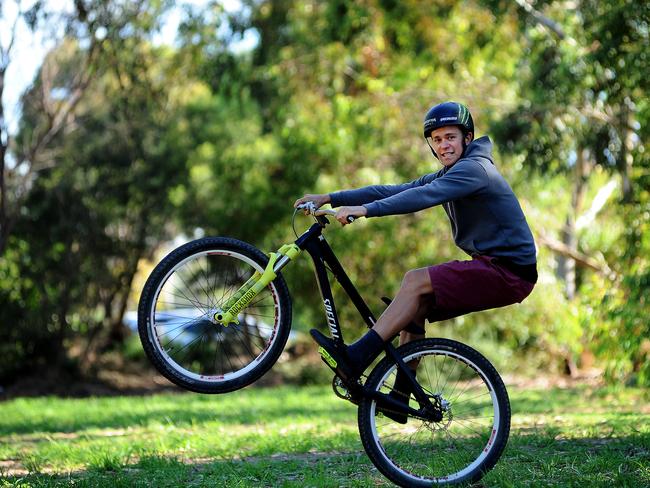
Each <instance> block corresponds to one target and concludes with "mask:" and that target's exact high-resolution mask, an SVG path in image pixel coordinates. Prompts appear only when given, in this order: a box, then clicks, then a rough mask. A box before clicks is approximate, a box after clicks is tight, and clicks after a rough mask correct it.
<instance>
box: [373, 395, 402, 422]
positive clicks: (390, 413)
mask: <svg viewBox="0 0 650 488" xmlns="http://www.w3.org/2000/svg"><path fill="white" fill-rule="evenodd" d="M388 396H389V397H391V399H393V400H397V401H398V402H400V403H404V406H405V407H408V403H409V397H408V395H406V394H405V393H401V392H399V391H396V390H393V391H391V392H390V393H389V394H388ZM386 408H387V409H388V407H386ZM377 412H381V413H382V414H384V417H388V418H389V419H391V420H393V421H395V422H397V423H398V424H405V423H406V422H407V421H408V415H407V414H405V413H401V412H397V411H396V410H394V409H389V410H384V409H383V408H382V407H381V406H379V405H377Z"/></svg>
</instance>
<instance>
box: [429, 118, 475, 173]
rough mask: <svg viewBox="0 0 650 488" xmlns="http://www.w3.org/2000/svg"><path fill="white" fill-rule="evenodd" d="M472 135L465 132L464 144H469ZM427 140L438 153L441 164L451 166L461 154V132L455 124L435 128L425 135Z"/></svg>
mask: <svg viewBox="0 0 650 488" xmlns="http://www.w3.org/2000/svg"><path fill="white" fill-rule="evenodd" d="M472 137H473V135H472V134H471V133H469V134H467V136H465V144H469V143H470V142H471V141H472ZM427 141H429V144H430V145H431V148H432V149H433V150H434V151H435V152H436V154H437V155H438V160H440V162H441V163H442V165H443V166H451V165H452V164H454V163H455V162H456V161H458V160H459V159H460V156H461V154H463V132H462V131H461V130H460V128H458V127H457V126H455V125H450V126H448V127H440V128H438V129H435V130H434V131H433V132H431V134H430V135H429V137H427Z"/></svg>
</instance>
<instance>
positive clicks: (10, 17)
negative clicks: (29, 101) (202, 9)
mask: <svg viewBox="0 0 650 488" xmlns="http://www.w3.org/2000/svg"><path fill="white" fill-rule="evenodd" d="M34 3H36V0H9V1H7V0H4V1H3V0H0V15H1V16H0V46H2V48H3V49H6V48H7V46H8V45H9V40H10V38H11V32H12V26H13V25H14V22H15V20H16V16H17V13H18V4H20V7H21V9H22V11H26V10H28V9H29V8H30V7H31V6H33V5H34ZM46 3H47V4H50V5H52V6H56V8H57V9H63V10H66V11H72V9H73V2H72V0H46ZM186 4H190V5H194V6H202V5H205V4H207V0H183V1H182V2H176V5H175V6H174V7H173V8H172V9H171V10H170V11H169V12H168V13H167V15H166V16H165V18H164V23H163V27H162V29H161V32H160V33H159V34H158V35H156V36H155V38H154V42H155V43H156V44H170V45H171V44H173V43H174V39H175V37H176V32H177V29H178V25H179V23H180V20H181V13H182V5H186ZM222 5H223V6H224V9H225V10H226V11H228V12H231V11H235V10H238V9H239V8H240V7H241V1H240V0H223V1H222ZM50 37H51V36H48V35H47V34H46V33H43V32H41V31H39V32H36V33H33V32H31V31H30V30H29V28H28V27H27V26H26V25H25V23H24V22H22V21H19V22H18V23H16V41H15V42H14V46H13V48H12V51H11V62H10V64H9V67H8V68H7V73H6V76H5V87H4V93H3V97H2V98H3V101H4V103H5V105H4V107H5V118H6V122H7V127H8V129H9V133H10V134H15V132H16V130H17V126H18V121H19V119H20V107H19V100H20V95H21V94H22V93H23V92H24V91H25V89H26V88H27V87H28V86H29V85H30V84H31V82H32V80H33V79H34V76H35V75H36V71H37V69H38V67H39V66H40V65H41V63H42V61H43V58H44V57H45V55H46V53H47V52H48V50H49V49H51V48H52V47H54V43H53V41H51V40H48V39H50ZM257 41H258V38H257V35H256V34H255V33H253V32H247V33H246V34H245V35H244V38H243V39H242V40H241V41H239V42H237V43H236V44H234V45H232V46H231V48H232V49H233V50H234V51H245V50H249V49H252V48H253V47H254V46H255V45H256V43H257Z"/></svg>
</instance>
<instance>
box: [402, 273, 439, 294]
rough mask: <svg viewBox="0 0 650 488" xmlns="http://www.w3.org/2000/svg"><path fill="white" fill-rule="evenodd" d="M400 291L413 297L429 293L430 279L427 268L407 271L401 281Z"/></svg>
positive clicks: (430, 289) (430, 288)
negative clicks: (413, 295)
mask: <svg viewBox="0 0 650 488" xmlns="http://www.w3.org/2000/svg"><path fill="white" fill-rule="evenodd" d="M401 290H403V291H405V292H407V293H412V294H415V295H425V294H428V293H431V292H432V291H433V288H432V286H431V279H430V278H429V271H428V270H427V268H420V269H412V270H410V271H407V272H406V274H405V275H404V279H403V280H402V286H401Z"/></svg>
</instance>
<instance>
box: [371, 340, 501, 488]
mask: <svg viewBox="0 0 650 488" xmlns="http://www.w3.org/2000/svg"><path fill="white" fill-rule="evenodd" d="M398 353H399V355H400V357H401V358H402V359H403V360H404V362H405V363H407V364H410V365H411V366H413V367H415V366H416V365H417V370H416V378H417V382H418V383H419V384H420V385H421V386H422V388H423V390H424V392H425V394H426V395H427V396H428V397H429V402H430V403H431V405H434V406H435V408H436V409H437V411H438V412H439V415H438V417H437V418H436V419H435V420H432V416H427V415H422V416H420V417H411V416H409V417H408V419H407V422H406V423H405V424H400V423H397V422H394V421H393V420H391V419H390V418H389V417H388V416H384V414H382V413H381V411H380V410H381V408H378V406H377V402H376V401H375V400H374V399H372V398H370V397H366V398H364V399H363V400H362V402H361V403H360V405H359V432H360V434H361V440H362V442H363V447H364V449H365V450H366V452H367V454H368V456H369V457H370V459H371V460H372V462H373V463H374V465H375V466H376V467H377V469H379V471H381V472H382V473H383V474H384V475H385V476H386V477H387V478H389V479H390V480H391V481H393V482H394V483H396V484H398V485H400V486H409V487H410V486H416V487H419V486H431V485H434V484H439V485H445V484H456V483H471V482H475V481H477V480H479V479H480V478H481V477H482V476H483V475H484V474H485V473H486V472H487V471H488V470H490V469H491V468H492V467H493V466H494V465H495V464H496V462H497V461H498V459H499V457H500V456H501V453H502V452H503V450H504V448H505V446H506V443H507V441H508V435H509V432H510V402H509V400H508V393H507V391H506V388H505V386H504V384H503V381H502V380H501V378H500V377H499V374H498V373H497V371H496V369H495V368H494V367H493V366H492V364H490V362H489V361H488V360H487V359H486V358H485V357H483V356H482V355H481V354H480V353H479V352H477V351H475V350H474V349H472V348H470V347H468V346H466V345H464V344H461V343H459V342H456V341H451V340H446V339H423V340H419V341H414V342H411V343H409V344H406V345H404V346H402V347H400V348H399V349H398ZM396 370H397V366H396V364H395V363H394V362H392V361H391V360H390V359H389V358H384V359H383V360H382V361H381V362H380V363H379V364H378V365H377V366H376V367H375V368H374V369H373V370H372V372H371V373H370V376H369V377H368V381H367V382H366V387H367V388H369V389H370V390H371V391H377V392H382V393H390V392H391V391H392V390H393V384H394V382H395V376H396ZM409 405H410V407H412V408H414V409H416V410H418V409H419V408H420V406H419V405H418V402H417V401H416V399H415V396H414V395H413V394H411V396H410V399H409ZM433 417H435V416H433ZM440 417H442V418H440Z"/></svg>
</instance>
